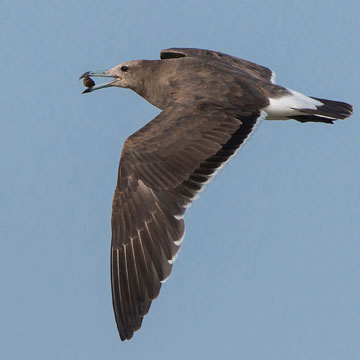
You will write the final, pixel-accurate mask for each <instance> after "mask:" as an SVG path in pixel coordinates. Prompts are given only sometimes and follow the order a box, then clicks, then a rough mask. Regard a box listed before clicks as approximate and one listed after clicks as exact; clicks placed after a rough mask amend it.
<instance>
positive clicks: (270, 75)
mask: <svg viewBox="0 0 360 360" xmlns="http://www.w3.org/2000/svg"><path fill="white" fill-rule="evenodd" d="M185 56H189V57H195V56H202V57H206V58H207V60H213V61H220V62H223V63H226V64H228V65H231V66H234V67H236V68H238V69H239V70H241V71H245V72H247V73H250V74H251V75H252V76H255V77H256V78H258V79H261V80H264V81H269V82H274V79H275V73H274V72H273V71H272V70H270V69H269V68H267V67H265V66H261V65H258V64H255V63H253V62H251V61H247V60H244V59H240V58H238V57H236V56H231V55H227V54H223V53H221V52H218V51H212V50H204V49H192V48H183V49H182V48H171V49H164V50H161V52H160V59H172V58H178V57H185Z"/></svg>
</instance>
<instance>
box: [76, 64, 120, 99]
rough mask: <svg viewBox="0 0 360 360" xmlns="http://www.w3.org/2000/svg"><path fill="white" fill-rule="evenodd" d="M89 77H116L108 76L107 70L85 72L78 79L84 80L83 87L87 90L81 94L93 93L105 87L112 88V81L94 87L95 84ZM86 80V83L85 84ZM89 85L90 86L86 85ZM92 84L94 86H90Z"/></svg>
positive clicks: (113, 76) (114, 76)
mask: <svg viewBox="0 0 360 360" xmlns="http://www.w3.org/2000/svg"><path fill="white" fill-rule="evenodd" d="M90 77H111V78H116V77H117V76H116V75H112V74H109V73H108V72H107V70H98V71H87V72H86V73H84V74H82V75H81V76H80V78H79V80H81V79H84V85H85V86H87V88H86V89H85V90H84V91H83V92H82V93H83V94H86V93H89V92H92V91H95V90H99V89H103V88H107V87H111V86H113V85H112V84H113V82H114V81H115V80H116V79H115V80H114V81H110V82H108V83H105V84H99V85H95V83H94V82H93V81H92V80H91V79H90ZM86 80H87V83H86ZM89 83H90V86H89V85H88V84H89ZM92 84H94V85H92Z"/></svg>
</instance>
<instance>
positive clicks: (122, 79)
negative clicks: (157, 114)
mask: <svg viewBox="0 0 360 360" xmlns="http://www.w3.org/2000/svg"><path fill="white" fill-rule="evenodd" d="M143 69H144V61H143V60H133V61H128V62H125V63H122V64H119V65H117V66H115V67H113V68H111V69H108V70H98V71H88V72H86V73H84V74H82V75H81V76H80V79H84V85H85V86H86V87H87V88H86V89H85V90H84V91H83V94H86V93H89V92H92V91H95V90H99V89H103V88H106V87H112V86H116V87H121V88H130V89H134V88H136V87H137V86H138V85H139V83H141V82H142V74H143ZM92 77H109V78H113V79H114V80H112V81H110V82H108V83H105V84H99V85H95V83H94V81H92V79H91V78H92Z"/></svg>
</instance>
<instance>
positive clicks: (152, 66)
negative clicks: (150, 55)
mask: <svg viewBox="0 0 360 360" xmlns="http://www.w3.org/2000/svg"><path fill="white" fill-rule="evenodd" d="M159 65H161V66H159ZM162 65H163V61H162V60H144V71H143V79H142V81H140V82H138V84H137V85H136V87H132V88H131V90H133V91H135V92H136V93H137V94H138V95H140V96H141V97H143V98H144V99H145V100H147V101H148V102H149V103H150V104H152V105H154V106H156V107H157V108H159V109H163V108H164V107H166V105H167V104H168V103H169V101H170V98H171V94H170V91H169V81H168V78H169V74H168V71H167V69H166V67H164V66H162Z"/></svg>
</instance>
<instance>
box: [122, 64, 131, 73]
mask: <svg viewBox="0 0 360 360" xmlns="http://www.w3.org/2000/svg"><path fill="white" fill-rule="evenodd" d="M128 69H129V67H128V66H127V65H123V66H122V67H121V68H120V70H121V71H123V72H125V71H128Z"/></svg>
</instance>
